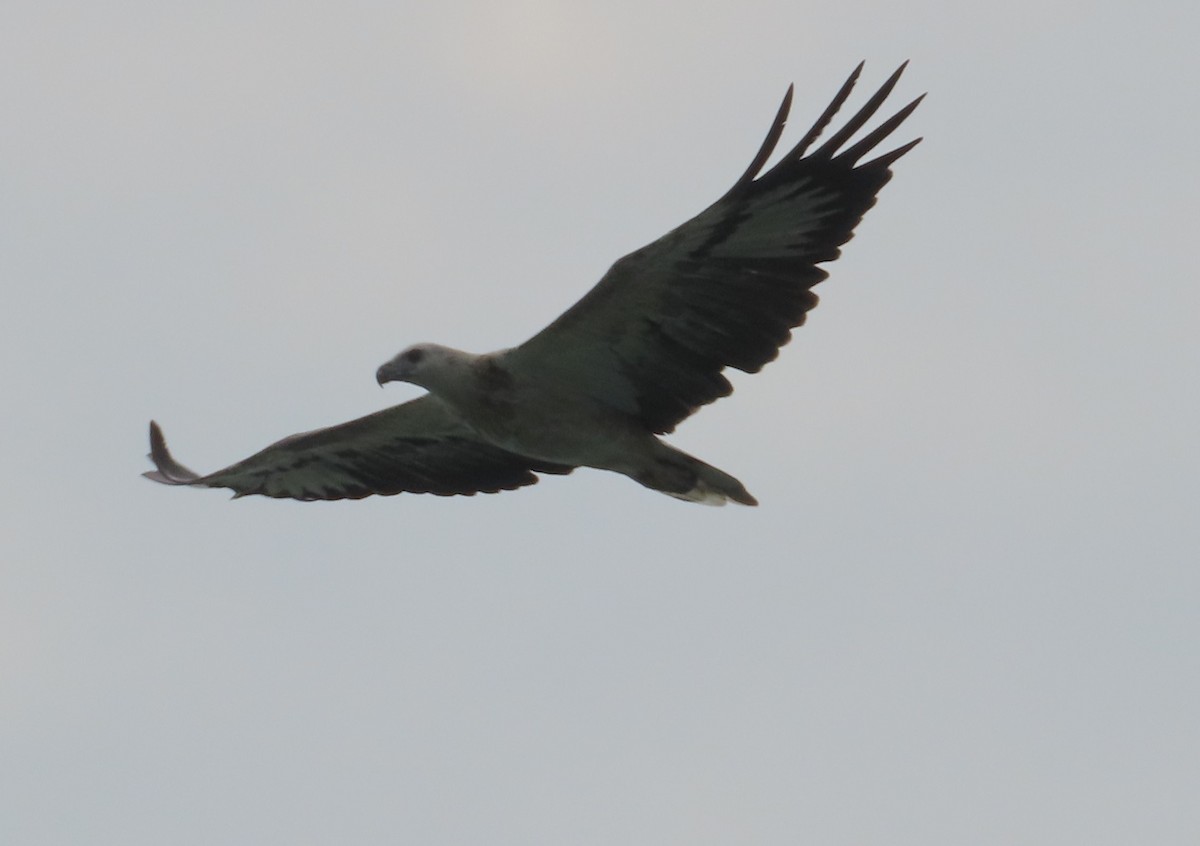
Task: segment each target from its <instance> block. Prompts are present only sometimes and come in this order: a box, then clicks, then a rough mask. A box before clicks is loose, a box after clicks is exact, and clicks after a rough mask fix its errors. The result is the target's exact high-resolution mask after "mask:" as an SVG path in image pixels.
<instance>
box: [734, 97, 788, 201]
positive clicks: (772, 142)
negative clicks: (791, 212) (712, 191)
mask: <svg viewBox="0 0 1200 846" xmlns="http://www.w3.org/2000/svg"><path fill="white" fill-rule="evenodd" d="M795 93H796V86H795V85H794V84H792V85H789V86H788V88H787V93H785V94H784V95H783V102H782V103H780V104H779V110H778V111H777V112H776V113H775V120H773V121H772V122H771V128H770V129H769V130H767V137H766V138H764V139H763V142H762V144H761V145H760V146H759V148H758V152H757V153H755V155H754V159H753V160H752V161H751V162H750V166H749V167H747V168H746V170H745V172H744V173H743V174H742V175H741V176H740V177H738V181H737V182H735V183H734V184H733V187H732V188H730V189H729V190H728V191H726V192H725V194H724V196H722V197H721V200H723V199H725V198H726V197H729V196H732V195H733V194H736V193H737V192H738V191H740V190H742V189H743V188H745V187H746V186H747V185H749V184H750V183H751V182H753V181H754V177H756V176H758V172H759V171H760V170H762V169H763V165H765V164H766V163H767V159H769V158H771V153H773V152H775V146H776V145H777V144H778V143H779V139H780V138H781V137H783V128H784V126H786V125H787V119H788V113H789V112H790V111H791V110H792V97H793V96H794V95H795ZM721 200H718V201H717V202H720V201H721Z"/></svg>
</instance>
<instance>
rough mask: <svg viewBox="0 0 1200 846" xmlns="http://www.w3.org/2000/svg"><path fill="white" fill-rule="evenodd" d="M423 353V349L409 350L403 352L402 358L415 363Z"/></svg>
mask: <svg viewBox="0 0 1200 846" xmlns="http://www.w3.org/2000/svg"><path fill="white" fill-rule="evenodd" d="M424 355H425V352H424V350H409V351H408V352H406V353H405V354H404V360H405V361H407V362H408V363H409V364H417V363H418V362H420V360H421V358H422V356H424Z"/></svg>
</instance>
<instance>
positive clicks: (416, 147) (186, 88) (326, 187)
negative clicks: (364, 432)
mask: <svg viewBox="0 0 1200 846" xmlns="http://www.w3.org/2000/svg"><path fill="white" fill-rule="evenodd" d="M434 5H436V4H421V5H420V7H419V8H420V11H416V10H408V9H405V8H404V6H403V4H375V3H356V2H349V3H347V2H339V3H336V4H333V3H330V4H311V3H310V4H302V3H291V4H282V3H278V4H270V3H262V4H241V3H228V4H216V3H214V4H207V5H204V6H203V8H201V7H199V6H197V5H196V4H162V3H107V4H95V3H62V4H54V3H45V2H37V3H33V2H13V3H9V4H7V5H6V12H5V24H4V26H3V27H2V28H0V105H2V107H3V115H4V119H3V121H2V122H0V123H2V128H0V280H2V282H3V290H4V300H3V302H4V305H3V308H2V309H0V353H3V356H4V362H5V363H4V367H3V370H2V371H0V372H2V374H3V377H2V378H3V381H2V383H0V388H2V391H3V397H4V412H5V413H4V414H3V415H0V433H2V435H3V438H2V439H0V443H2V444H3V446H2V447H0V449H2V450H3V461H2V465H0V466H2V467H3V468H4V481H5V484H4V485H3V486H0V531H2V534H3V538H4V540H3V562H2V564H0V842H3V843H5V844H21V846H25V844H32V845H34V846H56V845H57V844H64V846H66V844H70V845H71V846H77V844H81V843H87V844H121V846H139V844H154V846H161V844H171V846H191V844H213V843H221V844H235V845H236V844H265V843H270V844H275V843H278V844H301V845H302V846H307V844H347V843H353V844H393V843H420V844H481V843H486V844H489V846H505V845H506V844H514V846H515V844H541V843H545V844H572V845H573V844H588V845H590V844H597V846H598V845H599V844H623V846H640V844H655V846H657V845H658V844H687V846H699V844H729V843H739V844H796V843H822V844H825V843H829V844H843V843H844V844H888V846H894V844H914V846H916V845H917V844H920V846H928V844H963V843H970V844H973V846H978V845H979V844H1006V846H1007V844H1013V843H1022V844H1063V843H1088V844H1092V845H1093V846H1098V845H1099V844H1128V843H1155V844H1184V843H1189V844H1190V843H1195V842H1197V841H1198V840H1200V807H1198V806H1197V804H1196V802H1195V797H1196V796H1197V795H1198V794H1200V723H1198V721H1197V719H1196V715H1197V713H1200V613H1198V612H1200V568H1198V567H1197V559H1198V558H1200V556H1198V552H1200V521H1198V520H1197V504H1198V502H1200V496H1198V490H1197V487H1198V483H1197V478H1198V473H1197V470H1198V466H1197V465H1198V464H1200V461H1198V459H1200V447H1198V445H1197V437H1196V432H1197V430H1198V429H1200V392H1197V390H1196V374H1197V372H1198V370H1200V345H1198V344H1197V342H1196V337H1195V335H1196V329H1195V326H1196V322H1197V317H1198V316H1200V293H1198V286H1197V279H1198V276H1200V274H1198V272H1197V266H1196V264H1197V262H1196V259H1195V255H1196V251H1195V249H1194V246H1193V243H1192V242H1193V241H1194V238H1195V223H1196V200H1195V197H1196V193H1197V188H1198V178H1197V177H1198V176H1200V157H1198V156H1197V154H1196V150H1195V139H1196V138H1197V137H1198V136H1200V118H1198V117H1197V115H1200V103H1198V102H1197V94H1196V86H1195V82H1196V80H1197V78H1198V75H1200V60H1197V58H1196V52H1195V43H1194V41H1195V38H1194V36H1195V33H1196V31H1197V26H1198V25H1200V12H1198V11H1197V7H1196V5H1195V3H1193V2H1186V3H1185V2H1178V3H1170V2H1160V3H1150V4H1127V3H1108V4H1104V3H1087V4H1085V3H1069V2H1064V3H1049V4H1048V3H1044V2H1038V3H1032V2H1015V3H1006V4H989V5H985V4H962V3H948V2H932V0H925V2H914V3H907V4H896V3H892V2H889V3H864V4H847V3H838V4H832V3H830V4H813V3H775V2H738V3H688V4H684V3H664V4H647V3H645V2H636V3H633V2H608V3H604V4H595V5H590V4H589V5H582V4H555V3H550V2H523V3H505V2H499V3H495V2H491V3H476V4H440V5H439V10H437V11H434V10H432V7H433V6H434ZM413 6H414V9H416V8H418V6H417V4H413ZM426 7H429V8H426ZM1135 7H1136V8H1135ZM863 58H865V59H866V60H867V69H866V72H865V75H864V79H863V83H862V87H863V89H864V90H873V87H874V86H876V85H878V84H879V83H880V82H881V81H882V80H883V79H884V77H885V76H886V75H887V74H888V73H889V72H890V71H891V70H892V69H893V68H894V67H895V66H896V65H897V64H898V63H899V62H900V61H902V60H904V59H906V58H909V59H911V60H912V65H911V67H910V69H909V71H908V73H907V75H906V76H905V78H904V80H903V82H902V84H901V86H900V88H899V90H898V92H897V95H896V98H895V105H896V107H898V106H900V105H902V104H903V103H904V102H906V101H907V99H909V98H911V97H912V96H915V95H917V94H919V93H921V92H923V91H929V92H930V95H929V98H928V99H927V100H926V102H925V103H924V104H923V105H922V107H921V108H920V109H919V110H918V111H917V113H916V114H915V115H914V116H913V117H912V118H911V119H910V120H909V123H908V125H907V127H906V129H905V130H903V131H901V132H900V133H899V134H898V135H897V141H903V140H906V139H907V138H909V137H912V136H915V135H917V134H921V135H924V136H926V141H925V143H924V144H922V145H921V146H920V147H918V148H917V149H916V150H915V151H914V152H913V153H912V154H910V155H909V156H908V157H907V158H905V159H904V160H903V161H902V162H901V163H900V164H899V166H898V168H897V176H896V178H895V179H894V180H893V182H892V183H891V184H890V185H889V186H888V187H887V188H886V189H885V191H884V192H883V195H882V199H881V202H880V204H879V206H878V207H877V208H876V209H875V210H873V211H872V212H871V213H870V214H869V215H868V217H867V219H866V221H865V222H864V224H863V225H862V226H861V227H860V229H859V232H858V237H857V238H856V239H855V240H854V241H853V242H852V243H851V244H850V245H849V246H848V249H847V251H846V255H845V256H844V257H843V258H842V259H841V260H839V261H838V262H837V263H836V264H833V265H830V266H829V267H830V269H831V270H832V277H831V279H830V280H829V281H828V282H826V283H825V284H823V285H822V286H821V287H820V289H819V293H820V294H821V295H822V304H821V306H820V307H819V308H818V309H817V310H816V311H815V312H814V313H813V314H812V315H810V319H809V323H808V325H807V326H805V327H804V328H803V329H802V330H800V331H799V332H798V333H797V336H796V339H795V341H794V342H793V343H792V344H791V345H790V346H789V347H788V348H787V349H786V350H785V351H784V354H783V356H782V357H781V359H780V361H779V362H777V363H776V364H774V365H772V366H770V367H769V368H768V369H767V370H766V372H764V373H763V374H761V375H758V376H755V377H743V378H738V379H736V380H735V381H736V384H737V393H736V394H735V396H734V397H733V398H731V399H728V400H724V401H722V402H720V403H717V404H716V405H715V406H712V407H710V408H708V409H706V410H705V411H704V412H703V413H702V414H700V415H699V416H698V417H697V418H695V419H694V420H692V421H690V422H688V423H687V424H685V425H684V426H683V427H682V429H681V430H680V431H679V432H678V434H677V435H676V436H675V437H674V438H673V442H674V443H675V444H677V445H678V446H680V447H682V448H684V449H686V450H688V451H689V452H692V453H695V454H697V455H699V456H701V457H703V458H705V459H706V460H708V461H711V462H712V463H714V464H716V465H717V466H719V467H722V468H724V469H726V470H728V471H730V472H731V473H733V474H734V475H736V476H738V477H739V478H740V479H742V480H743V481H744V482H745V483H746V485H747V487H748V488H749V489H750V490H751V492H753V493H754V494H755V495H756V496H757V497H758V498H759V499H760V501H761V502H762V506H761V507H760V508H758V509H746V508H736V507H729V508H725V509H723V510H720V511H718V510H714V509H706V508H702V507H698V506H691V505H687V504H684V503H679V502H676V501H674V500H671V499H669V498H667V497H664V496H661V495H657V494H654V493H651V492H648V491H645V490H643V489H641V488H640V487H638V486H637V485H635V484H633V483H631V482H629V481H628V480H626V479H623V478H620V477H617V476H613V475H609V474H602V473H598V472H590V471H580V472H577V473H576V474H574V475H573V476H571V477H568V478H549V479H545V480H544V481H543V482H542V483H541V484H539V485H537V486H535V487H534V488H531V489H528V490H525V491H521V492H517V493H510V494H505V495H502V496H492V497H482V496H481V497H475V498H471V499H464V498H459V499H453V500H447V499H438V498H432V497H417V496H401V497H396V498H387V499H374V500H367V501H363V502H356V503H336V504H307V505H306V504H300V503H291V502H274V501H265V500H261V499H256V498H251V499H247V500H241V501H238V502H230V501H229V500H228V499H227V498H226V497H225V496H224V495H223V494H221V493H218V492H212V491H203V492H201V491H191V490H171V489H167V488H164V487H160V486H157V485H153V484H151V483H149V482H147V481H145V480H143V479H141V478H140V477H139V475H138V474H139V473H140V472H141V471H143V470H145V469H148V467H149V465H148V463H147V462H146V461H145V460H144V459H143V455H144V453H145V451H146V423H147V421H148V420H149V419H150V418H151V417H154V418H155V419H157V420H159V421H160V422H161V423H162V424H163V426H164V428H165V430H166V432H167V435H168V437H169V439H170V441H171V445H172V447H173V448H174V449H175V451H176V453H177V455H178V456H179V458H180V460H181V461H183V462H184V463H185V464H188V465H190V466H193V467H195V468H196V469H198V470H202V471H203V470H211V469H215V468H217V467H220V466H224V465H225V464H228V463H230V462H231V461H233V460H235V459H238V458H241V457H243V456H245V455H247V454H249V453H250V452H252V451H254V450H257V449H258V448H260V447H262V446H264V445H266V444H267V443H269V442H271V441H273V440H275V439H277V438H279V437H282V436H283V435H287V434H290V433H292V432H297V431H302V430H306V429H311V428H315V427H319V426H323V425H328V424H332V423H336V422H339V421H342V420H346V419H349V418H351V417H354V416H357V415H359V414H363V413H366V412H368V411H371V410H374V409H376V408H380V407H383V406H384V405H387V404H391V403H395V402H400V401H402V400H404V399H408V398H410V397H411V396H414V395H415V389H411V388H409V387H408V386H389V387H388V389H387V390H386V391H383V392H381V391H380V390H379V389H378V388H377V387H376V385H375V383H374V372H375V368H376V367H377V366H378V365H379V364H380V363H381V362H383V361H384V360H385V359H387V358H389V357H390V356H391V355H393V354H394V353H395V352H396V351H397V350H399V349H400V348H402V347H403V346H405V345H407V344H409V343H411V342H415V341H423V340H435V341H440V342H443V343H448V344H451V345H454V346H459V347H463V348H466V349H472V350H476V351H485V350H488V349H493V348H496V347H502V346H507V345H510V344H513V343H516V342H519V341H520V340H523V339H524V338H525V337H527V336H528V335H529V334H531V333H532V332H533V331H535V330H536V329H538V328H540V327H541V326H542V325H544V324H545V323H546V322H547V321H548V320H550V319H551V318H553V317H554V316H555V315H557V314H558V313H559V311H561V310H562V309H563V308H565V307H566V306H567V305H569V304H570V303H571V302H573V301H574V300H575V299H576V298H577V297H578V296H580V295H582V294H583V293H584V292H585V291H586V290H587V289H588V288H589V287H590V286H591V284H592V283H593V282H594V281H595V280H596V279H598V278H599V276H600V275H601V274H602V273H603V272H604V270H605V269H606V268H607V266H608V264H609V263H611V262H612V261H613V260H615V259H616V258H617V257H619V256H621V255H623V254H624V253H626V252H629V251H630V250H632V249H635V248H637V247H639V246H641V245H642V244H644V243H646V242H648V241H650V240H651V239H653V238H655V237H657V236H658V235H660V234H662V233H663V232H665V231H666V230H667V229H669V228H670V227H672V226H674V225H676V224H678V223H680V222H682V221H683V220H684V219H685V218H687V217H689V216H691V215H692V214H694V213H695V212H697V211H699V210H700V209H701V208H703V207H704V206H705V205H707V204H708V203H709V202H711V201H712V200H713V199H715V198H716V197H717V196H719V195H720V194H721V193H722V192H724V191H725V189H726V188H728V187H729V185H730V184H731V183H732V181H733V180H734V179H735V178H736V177H737V176H738V175H739V174H740V173H741V171H742V169H743V168H744V167H745V165H746V164H747V162H748V161H749V159H750V158H751V156H752V155H753V153H754V151H755V150H756V149H757V145H758V144H759V142H760V141H761V138H762V136H763V134H764V133H765V132H766V129H767V127H768V125H769V123H770V120H771V117H772V115H773V114H774V110H775V108H776V106H777V105H778V101H779V98H780V97H781V96H782V94H783V92H784V89H785V88H786V86H787V84H788V83H789V82H792V81H795V82H796V83H797V98H796V104H795V110H794V115H795V118H794V120H793V123H792V126H791V127H790V133H789V134H788V135H786V136H785V139H784V143H785V144H786V143H787V139H789V138H791V139H793V140H794V139H795V138H796V133H798V132H799V131H800V129H801V128H802V127H803V126H807V124H808V122H809V121H810V120H811V119H812V118H813V117H815V116H816V114H817V113H818V112H819V110H820V109H821V108H823V107H824V105H825V104H826V103H827V102H828V100H829V99H830V97H831V96H832V95H833V93H834V91H836V89H837V87H838V85H840V83H841V82H842V80H843V79H844V78H845V76H846V75H847V74H848V73H849V72H850V70H851V69H852V68H853V66H854V65H855V64H856V63H857V62H858V61H859V60H860V59H863ZM859 94H860V96H859V97H858V98H856V99H855V100H854V101H853V102H852V105H853V104H857V103H860V102H861V101H862V96H863V95H862V92H859Z"/></svg>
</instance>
